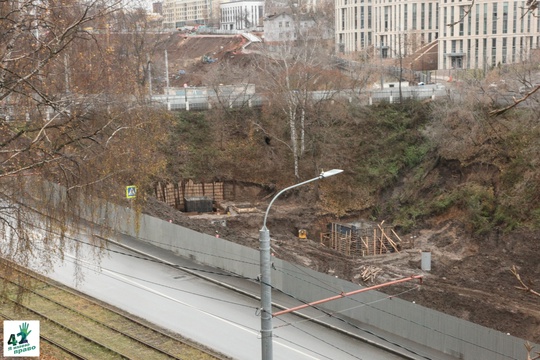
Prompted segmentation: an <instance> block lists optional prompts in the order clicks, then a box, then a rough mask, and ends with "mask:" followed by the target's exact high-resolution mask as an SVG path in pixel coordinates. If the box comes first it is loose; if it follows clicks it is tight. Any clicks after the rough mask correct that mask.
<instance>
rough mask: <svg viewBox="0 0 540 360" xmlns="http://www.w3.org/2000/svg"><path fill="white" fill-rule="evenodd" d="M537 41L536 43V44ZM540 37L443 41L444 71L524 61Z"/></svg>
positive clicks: (539, 41)
mask: <svg viewBox="0 0 540 360" xmlns="http://www.w3.org/2000/svg"><path fill="white" fill-rule="evenodd" d="M535 40H536V42H535ZM539 43H540V36H537V37H536V38H535V37H533V36H521V37H511V38H508V37H503V38H500V39H496V38H493V39H488V38H484V39H466V40H443V41H442V55H443V56H445V57H446V59H443V61H442V65H443V66H442V68H443V69H460V68H463V67H466V68H468V69H471V68H476V69H478V68H482V67H486V66H497V65H499V63H500V64H506V63H515V62H518V61H524V60H525V59H527V58H528V56H529V52H530V50H531V49H534V48H535V47H537V46H538V44H539ZM464 45H465V46H466V48H464Z"/></svg>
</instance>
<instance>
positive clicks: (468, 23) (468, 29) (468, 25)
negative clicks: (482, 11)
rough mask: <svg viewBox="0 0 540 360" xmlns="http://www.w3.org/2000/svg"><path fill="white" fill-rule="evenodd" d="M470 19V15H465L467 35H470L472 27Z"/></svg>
mask: <svg viewBox="0 0 540 360" xmlns="http://www.w3.org/2000/svg"><path fill="white" fill-rule="evenodd" d="M471 19H472V15H471V14H469V15H467V35H471V25H472V24H471V23H472V20H471ZM467 61H469V59H467ZM467 67H468V66H467Z"/></svg>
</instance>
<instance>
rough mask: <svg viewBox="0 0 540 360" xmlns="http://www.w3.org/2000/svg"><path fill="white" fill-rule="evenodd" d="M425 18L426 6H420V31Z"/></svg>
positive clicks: (422, 4)
mask: <svg viewBox="0 0 540 360" xmlns="http://www.w3.org/2000/svg"><path fill="white" fill-rule="evenodd" d="M425 18H426V4H424V3H421V4H420V29H421V30H424V28H425V26H424V24H425V20H426V19H425Z"/></svg>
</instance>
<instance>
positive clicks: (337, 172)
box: [319, 169, 343, 179]
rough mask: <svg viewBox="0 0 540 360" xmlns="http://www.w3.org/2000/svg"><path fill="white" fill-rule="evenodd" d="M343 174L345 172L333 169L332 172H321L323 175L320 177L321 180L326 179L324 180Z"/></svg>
mask: <svg viewBox="0 0 540 360" xmlns="http://www.w3.org/2000/svg"><path fill="white" fill-rule="evenodd" d="M342 172H343V170H341V169H332V170H328V171H323V172H321V175H319V176H320V177H321V179H324V178H327V177H330V176H334V175H337V174H339V173H342Z"/></svg>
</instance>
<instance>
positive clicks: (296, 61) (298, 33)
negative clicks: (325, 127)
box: [257, 11, 345, 178]
mask: <svg viewBox="0 0 540 360" xmlns="http://www.w3.org/2000/svg"><path fill="white" fill-rule="evenodd" d="M283 21H284V22H285V24H286V25H285V26H284V27H283V29H284V31H283V33H282V35H281V37H282V38H283V41H279V42H278V43H274V44H266V50H265V51H264V54H263V55H264V58H265V60H264V61H259V62H258V63H257V68H258V71H259V72H260V73H261V75H262V76H263V77H264V78H265V79H267V81H265V82H263V86H264V87H265V89H264V91H265V93H266V94H267V96H268V97H269V98H270V101H271V103H272V106H275V107H277V109H279V111H280V112H281V114H282V115H284V117H285V119H286V121H287V124H288V126H287V128H288V136H289V140H288V141H287V142H286V143H287V145H288V147H289V149H290V151H291V154H292V158H293V167H294V175H295V176H296V177H297V178H298V177H299V169H300V159H301V158H302V157H303V155H304V153H305V150H306V131H308V126H307V124H308V119H307V116H308V112H309V110H308V109H309V108H310V106H311V105H312V104H313V103H314V102H317V101H321V100H323V99H324V100H329V99H330V98H332V97H333V96H334V95H335V93H336V92H338V91H339V89H340V88H342V86H343V85H345V84H343V83H340V74H339V73H332V75H331V76H329V74H330V73H331V72H332V70H331V69H330V64H332V59H331V57H330V56H329V55H328V54H329V52H328V49H326V48H325V45H326V44H325V42H324V40H321V39H324V36H323V35H322V34H321V33H319V32H318V30H317V29H320V28H318V27H317V26H316V22H315V20H314V19H313V18H310V17H309V16H306V15H305V14H301V13H299V12H298V13H297V12H294V11H292V12H291V13H290V14H288V15H285V17H284V20H283ZM336 75H337V77H336Z"/></svg>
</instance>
